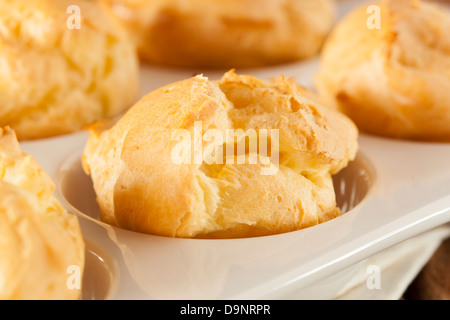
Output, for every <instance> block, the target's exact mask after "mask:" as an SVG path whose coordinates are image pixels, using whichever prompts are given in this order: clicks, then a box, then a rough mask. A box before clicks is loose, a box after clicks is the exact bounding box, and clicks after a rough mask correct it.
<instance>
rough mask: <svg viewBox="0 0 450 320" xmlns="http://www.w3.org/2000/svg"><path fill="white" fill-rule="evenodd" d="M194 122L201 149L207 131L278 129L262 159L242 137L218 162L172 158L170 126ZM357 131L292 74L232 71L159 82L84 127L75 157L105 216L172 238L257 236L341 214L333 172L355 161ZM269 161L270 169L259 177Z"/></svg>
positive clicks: (117, 223)
mask: <svg viewBox="0 0 450 320" xmlns="http://www.w3.org/2000/svg"><path fill="white" fill-rule="evenodd" d="M198 123H201V135H200V140H201V141H200V143H201V146H202V148H201V150H202V152H204V153H206V152H207V151H206V150H209V149H210V148H209V147H210V146H211V143H213V142H212V140H211V139H206V138H205V137H206V135H207V132H208V131H210V130H215V132H216V133H223V135H224V136H225V135H226V134H227V132H229V131H228V130H230V129H231V130H242V131H243V132H249V131H250V130H254V132H257V133H258V139H259V140H261V139H263V138H267V137H268V139H269V140H270V139H272V136H271V135H265V137H262V136H261V134H260V133H264V132H266V133H267V132H269V131H270V130H277V132H278V138H277V143H276V152H277V157H276V161H274V160H273V159H275V157H273V156H274V154H273V153H274V152H275V150H274V148H272V146H275V145H274V141H273V140H272V141H270V144H269V147H268V150H267V151H268V152H267V153H265V154H263V155H261V154H258V156H262V157H261V158H260V159H262V160H267V161H257V162H256V163H251V162H250V161H249V160H250V159H251V157H252V156H254V153H260V149H252V148H249V147H247V146H248V145H249V144H247V145H246V147H245V148H243V149H241V150H243V151H241V153H238V151H237V149H239V148H237V145H238V144H239V142H238V139H234V138H233V140H228V139H224V141H223V144H222V145H219V149H218V150H225V151H223V152H222V153H218V154H219V155H221V156H222V157H223V161H212V162H211V161H210V162H207V161H203V162H195V161H193V162H191V163H177V162H176V161H174V159H173V152H174V148H175V147H176V145H177V143H179V142H177V140H176V139H174V132H178V131H179V130H184V131H185V132H190V133H192V135H191V137H195V134H196V133H195V126H196V124H198ZM264 130H266V131H264ZM357 136H358V131H357V129H356V126H355V125H354V124H353V122H352V121H351V120H349V119H348V118H347V117H346V116H345V115H343V114H341V113H339V112H336V111H335V110H332V109H327V108H324V107H322V106H321V105H319V104H318V103H317V102H316V101H315V100H314V98H313V95H312V94H311V92H309V91H307V90H306V89H305V88H302V87H300V86H299V85H297V84H296V83H295V81H294V80H293V79H286V78H284V77H282V76H280V77H277V78H274V79H272V80H269V81H262V80H260V79H257V78H255V77H252V76H247V75H237V74H236V73H234V71H230V72H228V73H226V74H225V75H224V76H223V78H222V79H220V80H218V81H212V80H209V79H208V78H206V77H204V76H201V75H198V76H195V77H192V78H189V79H186V80H183V81H179V82H176V83H173V84H170V85H167V86H165V87H162V88H160V89H157V90H155V91H153V92H151V93H149V94H148V95H147V96H145V97H144V98H143V99H141V100H140V101H139V102H138V103H137V104H135V105H134V106H133V107H132V108H131V109H130V110H129V111H128V112H127V113H126V114H125V115H124V116H123V117H122V118H121V119H120V120H119V121H118V122H117V123H108V122H101V123H98V124H96V125H94V126H92V127H91V129H90V135H89V140H88V142H87V145H86V147H85V150H84V153H83V156H82V163H83V167H84V170H85V171H86V173H88V174H89V175H90V176H91V178H92V181H93V185H94V189H95V192H96V195H97V201H98V204H99V206H100V209H101V219H102V220H103V221H104V222H107V223H109V224H112V225H115V226H118V227H121V228H125V229H129V230H133V231H137V232H143V233H149V234H155V235H162V236H170V237H186V238H194V237H196V238H237V237H251V236H262V235H272V234H278V233H283V232H289V231H294V230H299V229H302V228H306V227H309V226H313V225H316V224H319V223H322V222H325V221H328V220H330V219H333V218H335V217H337V216H339V215H340V209H339V208H338V207H337V206H336V199H335V193H334V189H333V183H332V178H331V175H332V174H335V173H337V172H338V171H340V170H341V169H342V168H344V167H345V166H347V164H348V163H349V161H351V160H352V159H354V157H355V155H356V152H357V150H358V144H357ZM201 137H203V139H201ZM194 139H195V138H194ZM193 143H195V142H194V141H193ZM228 144H232V145H233V147H232V148H231V150H232V152H231V153H230V152H228V151H226V150H229V149H227V148H226V146H227V145H228ZM235 146H236V148H235ZM222 147H223V149H221V148H222ZM216 151H217V150H216ZM203 155H205V154H203ZM230 157H231V159H232V160H235V161H231V162H230V161H227V160H229V159H230ZM203 159H204V158H203ZM239 159H240V160H244V161H241V162H239V161H238V160H239ZM216 160H217V159H216ZM268 165H275V166H276V168H277V170H275V171H273V172H272V173H271V174H262V173H261V169H262V168H263V167H267V166H268Z"/></svg>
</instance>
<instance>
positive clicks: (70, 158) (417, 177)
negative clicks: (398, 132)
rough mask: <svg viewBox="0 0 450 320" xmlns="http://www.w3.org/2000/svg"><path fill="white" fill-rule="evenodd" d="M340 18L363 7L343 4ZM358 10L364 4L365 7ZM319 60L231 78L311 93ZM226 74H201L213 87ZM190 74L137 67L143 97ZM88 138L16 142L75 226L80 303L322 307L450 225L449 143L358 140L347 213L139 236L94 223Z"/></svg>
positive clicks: (344, 178)
mask: <svg viewBox="0 0 450 320" xmlns="http://www.w3.org/2000/svg"><path fill="white" fill-rule="evenodd" d="M341 2H342V4H341V7H340V14H341V15H342V14H345V12H347V11H348V10H350V9H351V8H352V7H353V6H354V5H356V4H359V3H361V1H341ZM362 2H364V1H362ZM317 66H318V62H317V60H311V61H307V62H301V63H295V64H289V65H284V66H277V67H272V68H265V69H260V70H237V72H238V73H249V74H252V75H255V76H258V77H261V78H268V77H271V76H276V75H279V74H284V75H285V76H292V77H295V78H296V79H297V80H298V82H299V83H301V84H302V85H305V86H307V87H310V86H311V80H312V78H313V76H314V74H315V71H316V69H317ZM223 72H224V71H218V72H210V73H205V75H206V76H209V77H210V78H213V79H215V78H219V77H220V76H221V75H222V74H223ZM195 73H197V71H196V70H183V71H180V70H177V69H172V70H169V69H166V68H156V67H143V68H142V95H144V94H145V93H147V92H149V91H151V90H153V89H155V88H158V87H160V86H162V85H164V84H167V83H170V82H173V81H177V80H181V79H184V78H187V77H190V76H192V75H193V74H195ZM86 139H87V134H86V133H85V132H80V133H75V134H71V135H66V136H61V137H56V138H51V139H44V140H38V141H31V142H23V143H22V147H23V149H24V151H25V152H27V153H29V154H30V155H32V156H34V157H35V159H36V160H37V161H38V162H39V163H40V164H41V166H42V167H43V168H44V170H46V171H47V172H48V173H49V174H50V176H51V177H52V178H53V179H54V181H55V182H56V186H57V193H58V194H57V195H58V197H59V199H60V200H61V202H62V203H63V205H64V206H65V207H66V208H67V209H68V210H69V211H70V212H72V213H76V214H77V215H78V216H79V218H80V223H81V226H82V230H83V234H84V236H85V238H86V242H87V253H88V259H87V262H88V263H87V265H86V275H85V283H86V284H87V285H86V287H85V290H84V292H83V294H84V296H83V298H85V299H329V298H332V297H333V296H334V295H335V294H336V293H337V292H338V291H339V290H340V289H341V288H342V287H343V286H344V285H345V283H346V282H347V281H348V280H349V279H350V278H351V277H352V276H353V275H354V272H355V271H356V270H357V269H358V263H360V262H361V261H363V260H364V259H366V258H368V257H370V256H371V255H373V254H375V253H377V252H379V251H382V250H384V249H386V248H389V247H390V246H392V245H395V244H397V243H399V242H401V241H403V240H406V239H408V238H410V237H412V236H415V235H418V234H420V233H422V232H424V231H427V230H429V229H431V228H434V227H436V226H439V225H441V224H444V223H446V222H449V221H450V144H444V143H442V144H438V143H417V142H408V141H397V140H390V139H384V138H378V137H373V136H367V135H361V136H360V139H359V144H360V151H359V156H358V158H357V160H356V161H355V162H353V163H352V164H351V165H350V166H349V168H348V169H346V170H345V172H343V173H342V174H340V176H338V177H336V179H335V182H336V190H337V193H338V198H339V197H340V194H341V193H342V194H343V197H341V198H342V199H341V200H339V201H340V203H341V206H345V205H347V204H350V207H348V208H345V207H344V208H343V210H344V211H347V212H345V213H344V214H343V215H342V216H341V217H338V218H337V219H335V220H332V221H329V222H326V223H324V224H321V225H318V226H315V227H312V228H308V229H304V230H300V231H296V232H290V233H286V234H281V235H276V236H270V237H259V238H250V239H233V240H200V239H172V238H166V237H159V236H151V235H144V234H139V233H135V232H131V231H127V230H122V229H119V228H115V227H112V226H109V225H106V224H104V223H102V222H100V221H99V220H98V218H97V217H98V208H97V206H96V203H95V195H94V193H93V190H92V186H91V185H90V181H89V178H88V177H87V176H86V175H84V173H83V172H82V170H81V166H80V162H79V160H80V156H81V153H82V150H83V148H84V145H85V142H86Z"/></svg>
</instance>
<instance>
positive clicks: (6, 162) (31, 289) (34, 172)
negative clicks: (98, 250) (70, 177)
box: [0, 128, 85, 300]
mask: <svg viewBox="0 0 450 320" xmlns="http://www.w3.org/2000/svg"><path fill="white" fill-rule="evenodd" d="M0 173H1V175H0V177H1V178H0V194H1V197H0V280H1V281H0V299H1V300H35V299H36V300H47V299H48V300H61V299H64V300H65V299H79V298H80V297H81V288H77V287H76V285H77V281H78V280H79V281H81V280H80V279H78V280H76V279H74V282H73V284H74V285H75V287H72V286H71V285H68V283H70V284H71V283H72V282H70V281H69V280H70V279H69V277H70V276H71V274H72V272H73V274H74V276H79V277H82V275H83V272H84V248H85V244H84V240H83V237H82V234H81V231H80V227H79V224H78V220H77V218H76V217H75V216H73V215H70V214H68V213H67V212H66V211H65V210H64V209H63V208H62V207H61V205H60V204H59V202H58V201H57V200H56V198H55V197H54V195H53V190H54V184H53V182H52V180H51V179H50V177H49V176H48V175H47V174H46V173H45V172H44V171H43V170H42V168H41V167H40V166H39V165H38V164H37V162H36V161H35V160H34V159H33V158H32V157H30V156H29V155H27V154H25V153H24V152H23V151H22V150H21V149H20V145H19V143H18V142H17V138H16V136H15V133H14V131H12V130H11V129H9V128H5V129H1V128H0ZM70 266H74V268H76V270H75V269H74V270H71V269H70V268H69V267H70ZM75 272H76V274H75Z"/></svg>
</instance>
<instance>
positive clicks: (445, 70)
mask: <svg viewBox="0 0 450 320" xmlns="http://www.w3.org/2000/svg"><path fill="white" fill-rule="evenodd" d="M376 5H378V6H379V8H380V11H379V12H380V13H381V28H380V29H369V28H368V27H367V20H368V17H369V14H368V13H367V5H366V6H362V7H360V8H358V9H356V10H354V11H353V12H351V13H350V14H349V15H348V16H347V17H346V18H344V20H343V21H342V22H340V23H339V24H338V26H337V27H336V28H335V30H334V31H333V32H332V34H331V35H330V37H329V39H328V40H327V42H326V44H325V45H324V49H323V51H322V57H321V68H320V70H319V73H318V75H317V78H316V84H317V89H318V91H319V93H320V94H321V95H322V96H323V97H325V99H327V100H328V101H329V103H331V104H334V105H335V106H337V107H338V108H339V109H340V110H341V111H343V112H344V113H346V114H347V115H349V116H350V117H351V118H352V119H353V120H354V121H355V123H356V124H357V125H358V126H359V128H360V129H361V130H362V131H365V132H368V133H371V134H376V135H381V136H387V137H393V138H402V139H414V140H428V141H450V126H449V123H450V96H449V92H450V37H449V35H448V32H447V31H448V30H450V14H449V12H448V11H446V10H445V9H443V8H441V7H439V6H438V5H436V4H433V3H429V2H421V1H418V0H400V1H398V0H395V1H393V0H385V1H381V2H378V3H376Z"/></svg>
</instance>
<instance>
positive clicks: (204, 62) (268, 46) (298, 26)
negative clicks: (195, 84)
mask: <svg viewBox="0 0 450 320" xmlns="http://www.w3.org/2000/svg"><path fill="white" fill-rule="evenodd" d="M100 1H101V2H102V3H103V6H104V8H105V9H106V11H107V12H109V13H110V14H111V15H112V16H113V17H115V18H116V19H117V20H118V21H119V22H120V23H121V24H122V25H123V26H124V27H125V28H126V30H128V34H129V36H130V37H131V38H132V39H133V40H134V42H135V44H136V45H137V46H138V49H139V53H140V56H141V58H142V60H143V61H146V62H151V63H155V64H162V65H168V66H176V67H193V68H196V67H201V68H208V67H211V68H247V67H259V66H265V65H273V64H279V63H285V62H291V61H297V60H300V59H305V58H309V57H312V56H314V55H316V54H317V53H318V52H319V50H320V48H321V46H322V43H323V40H324V38H325V36H326V35H327V34H328V32H329V30H330V28H331V27H332V25H333V23H334V18H335V3H334V0H315V1H310V0H100Z"/></svg>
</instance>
